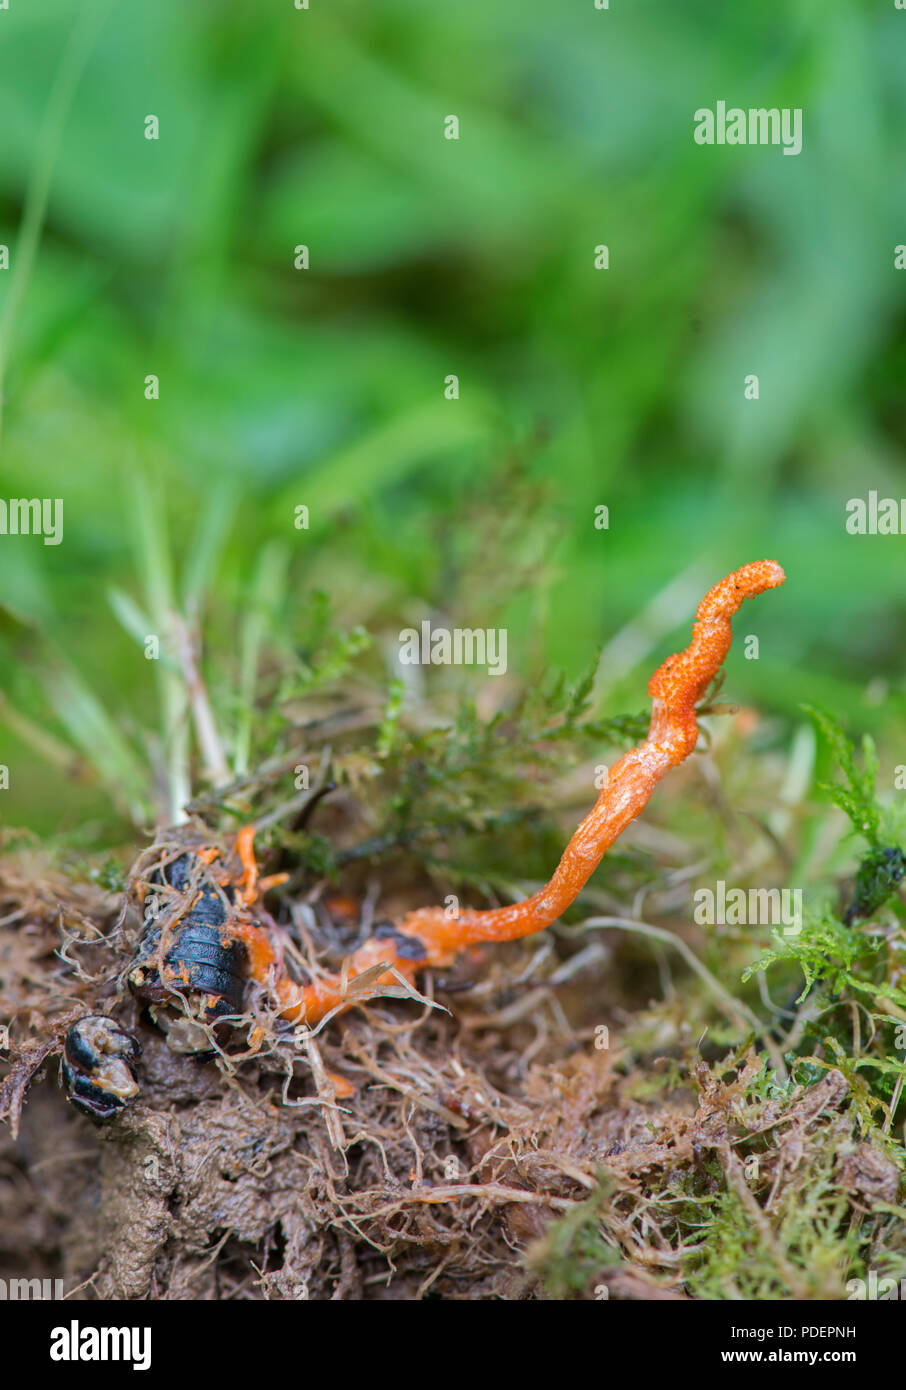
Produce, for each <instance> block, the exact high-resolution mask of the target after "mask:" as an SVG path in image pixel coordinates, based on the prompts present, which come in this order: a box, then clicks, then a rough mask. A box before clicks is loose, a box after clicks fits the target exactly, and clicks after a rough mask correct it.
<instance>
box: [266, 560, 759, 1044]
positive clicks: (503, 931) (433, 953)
mask: <svg viewBox="0 0 906 1390" xmlns="http://www.w3.org/2000/svg"><path fill="white" fill-rule="evenodd" d="M785 578H786V576H785V575H784V572H783V570H782V569H781V568H780V566H779V565H777V564H775V563H774V562H773V561H772V560H756V561H754V562H753V563H752V564H749V565H743V567H742V569H738V570H735V571H734V573H733V574H730V575H728V576H727V578H726V579H722V580H721V581H720V583H719V584H715V586H714V588H713V589H710V590H709V591H708V593H707V594H706V595H705V597H704V598H703V599H702V601H701V603H700V604H699V605H698V610H697V612H696V621H695V623H694V625H693V628H692V641H691V642H690V643H689V645H688V647H687V648H686V649H685V651H683V652H679V653H678V654H676V655H674V656H671V657H669V658H668V660H667V661H665V662H664V664H663V666H661V667H660V668H659V670H657V671H655V673H654V675H653V676H652V677H651V680H650V681H649V682H648V694H649V695H650V696H651V701H652V706H651V723H650V725H649V728H648V736H647V738H646V739H645V742H644V743H641V744H639V746H638V747H637V748H633V749H631V750H630V751H629V752H628V753H625V754H624V755H623V757H622V758H620V760H619V762H617V763H616V764H615V765H614V766H613V767H612V768H611V769H610V774H609V776H608V778H607V784H606V786H605V787H604V789H603V791H602V792H601V795H600V796H599V797H598V800H597V802H596V803H595V805H594V807H593V808H592V810H591V811H590V812H589V814H588V815H587V816H586V817H585V819H584V820H583V821H582V822H581V824H580V825H579V827H578V829H577V830H576V832H575V834H574V835H573V837H572V839H571V840H570V842H569V844H568V845H567V846H566V849H565V850H564V852H563V857H562V858H561V860H560V863H559V864H558V865H557V867H556V869H555V870H554V874H553V877H552V878H551V879H550V882H549V883H547V884H545V886H544V887H543V888H542V889H540V891H539V892H537V893H533V894H532V896H531V897H530V898H526V899H525V900H524V901H523V902H518V903H513V904H512V905H511V906H508V907H497V908H491V909H489V910H486V911H476V910H473V909H465V910H463V911H461V912H460V913H459V915H458V916H457V917H450V916H448V915H447V912H446V910H445V909H444V908H440V907H425V908H419V909H418V910H417V911H415V912H410V913H409V914H408V915H407V916H406V917H405V918H404V919H403V921H402V922H401V924H400V926H399V928H398V932H397V935H396V937H383V938H381V939H377V938H374V937H373V938H372V939H371V940H370V941H367V942H366V943H365V944H364V946H362V947H361V948H360V949H359V950H358V951H356V952H355V954H354V955H353V956H352V957H351V958H350V959H349V961H348V962H347V968H346V970H345V971H344V973H343V974H342V975H329V976H324V977H323V978H322V979H320V980H316V981H314V982H313V983H312V984H309V985H300V984H297V983H296V982H295V981H294V980H292V979H291V978H290V977H289V976H288V975H287V974H286V972H285V971H284V970H283V969H282V967H281V966H280V964H279V962H278V961H277V958H276V955H275V953H274V950H273V947H272V946H271V945H270V942H269V941H268V940H267V938H266V936H265V935H264V933H263V932H261V931H260V930H259V929H257V928H255V927H248V926H247V927H245V928H243V929H242V932H241V934H242V935H243V938H244V939H245V940H246V944H247V946H248V948H249V970H250V973H251V975H252V976H253V977H254V978H255V979H257V980H259V981H260V982H261V983H263V984H268V985H269V987H270V988H271V989H272V990H273V992H274V993H275V995H276V997H277V1000H278V1001H279V1003H280V1005H281V1014H282V1016H283V1017H284V1018H286V1019H289V1020H291V1021H293V1022H305V1023H307V1024H314V1023H317V1022H318V1021H319V1020H320V1019H322V1018H323V1017H324V1015H325V1014H327V1013H329V1012H330V1011H331V1010H333V1009H343V1008H348V1007H350V1006H351V1005H352V1004H354V1003H355V1002H356V998H355V997H354V995H353V994H352V993H351V992H350V990H349V986H350V984H351V982H352V981H354V980H355V978H356V977H357V976H359V975H361V974H362V973H363V972H364V971H366V970H370V969H371V968H372V967H374V966H376V965H378V964H379V963H381V962H386V963H387V965H388V969H387V971H386V972H385V973H383V974H380V973H379V974H378V976H377V978H376V979H373V980H371V981H369V985H370V986H371V985H373V986H375V987H377V986H387V985H392V984H394V983H398V979H397V978H396V977H397V976H400V975H401V976H403V977H404V978H405V979H410V980H411V979H412V978H413V977H414V976H415V975H416V974H417V973H418V971H420V970H423V969H425V968H426V967H428V966H440V967H446V966H448V965H450V964H451V962H452V961H453V959H454V957H455V956H456V955H457V954H458V952H459V951H461V950H462V949H463V948H464V947H466V946H470V945H473V944H475V943H477V942H487V941H513V940H515V939H516V938H518V937H521V936H529V935H531V933H532V932H537V931H542V930H543V929H544V928H545V927H549V926H550V925H551V923H552V922H555V921H556V920H557V918H558V917H559V916H560V915H561V914H562V913H563V912H564V911H565V910H566V908H568V907H569V906H570V904H571V903H573V902H574V901H575V899H576V897H577V896H578V894H579V892H580V891H581V890H582V888H584V886H585V884H586V883H587V882H588V880H589V878H590V877H591V875H592V874H593V873H594V871H595V869H596V868H597V867H598V865H599V864H600V862H601V860H602V858H603V857H604V854H605V851H606V850H607V849H609V848H610V846H611V845H612V844H613V842H614V840H616V839H617V837H618V836H619V835H620V834H621V833H622V831H623V830H625V829H626V826H627V825H629V823H630V821H633V820H635V818H636V816H637V815H638V814H639V813H640V811H642V810H643V809H644V807H645V806H646V805H647V804H648V800H649V798H650V796H651V793H652V792H653V791H654V789H655V787H656V786H657V784H658V782H659V781H660V780H661V778H662V777H663V776H664V775H665V773H667V772H668V771H669V770H670V768H672V767H676V766H678V764H679V763H681V762H683V761H684V759H685V758H687V757H688V756H689V754H690V753H691V752H692V750H693V748H694V747H695V744H696V741H697V739H698V721H697V719H696V714H695V706H696V704H697V703H698V701H699V700H700V699H701V698H702V696H703V695H704V693H705V691H706V690H707V688H708V686H709V685H710V683H711V681H712V680H713V679H714V677H715V676H716V674H717V672H718V671H719V669H720V667H721V665H722V663H723V660H724V658H725V656H726V655H727V652H728V651H729V650H730V643H731V641H732V640H733V633H732V630H731V627H730V619H731V618H732V617H733V615H734V613H737V612H738V611H739V608H740V607H741V605H742V602H743V600H744V599H746V598H751V597H752V596H753V595H754V594H760V593H763V592H764V590H765V589H776V588H777V586H778V585H780V584H782V583H783V582H784V579H785ZM241 853H242V858H243V863H244V865H245V867H246V872H247V882H249V885H250V887H251V890H252V892H253V893H254V887H255V877H254V874H253V873H249V862H251V863H252V864H253V863H254V860H253V859H251V861H249V858H248V856H249V855H250V853H251V844H250V840H248V841H246V842H244V843H243V846H242V851H241ZM401 947H402V948H403V952H404V953H403V954H402V955H401V954H400V948H401ZM415 955H418V956H419V959H414V958H413V957H414V956H415ZM389 966H392V967H393V971H395V972H396V976H395V975H394V973H393V972H392V971H391V970H390V969H389Z"/></svg>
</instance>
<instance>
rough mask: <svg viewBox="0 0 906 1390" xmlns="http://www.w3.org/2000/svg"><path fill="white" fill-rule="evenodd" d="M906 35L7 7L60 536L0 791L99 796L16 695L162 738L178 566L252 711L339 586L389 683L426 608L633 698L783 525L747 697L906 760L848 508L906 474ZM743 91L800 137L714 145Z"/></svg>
mask: <svg viewBox="0 0 906 1390" xmlns="http://www.w3.org/2000/svg"><path fill="white" fill-rule="evenodd" d="M904 45H906V12H899V11H897V10H895V9H894V6H893V2H892V0H885V3H855V2H854V0H845V2H844V0H783V3H780V2H779V0H778V2H777V3H774V2H773V0H761V2H760V3H759V4H757V5H754V4H751V5H746V4H733V5H730V4H727V3H726V0H707V3H705V0H683V4H682V5H681V6H678V5H675V4H668V3H666V0H631V2H630V0H612V7H611V9H610V10H609V11H601V10H597V9H595V7H594V4H593V0H564V2H563V3H561V4H555V5H552V4H550V3H549V0H457V3H455V4H450V5H440V4H427V3H425V0H381V3H380V4H377V5H376V4H374V3H366V2H365V0H350V2H349V3H327V0H311V8H310V9H309V10H308V11H297V10H296V9H295V8H294V6H293V3H292V0H217V2H216V3H213V0H193V3H191V4H186V3H185V0H154V3H147V4H145V3H139V0H129V2H128V3H127V0H113V2H111V0H102V3H101V4H97V3H93V2H91V3H90V2H89V0H80V2H79V3H78V4H77V3H75V0H27V3H24V2H23V0H11V7H10V9H9V10H8V11H0V154H2V157H0V241H2V242H4V243H7V244H8V245H9V246H10V248H11V269H10V270H9V271H5V272H0V361H2V370H3V380H2V392H3V396H2V438H0V483H2V487H0V496H2V497H4V498H10V497H19V496H26V497H32V496H41V497H45V496H46V497H62V498H63V499H64V505H65V535H64V541H63V544H62V545H60V546H59V547H50V546H44V545H42V543H41V542H40V540H38V539H36V538H33V537H0V603H2V604H3V606H4V608H3V625H2V633H0V636H2V640H3V646H2V651H0V658H2V675H0V688H2V691H3V694H4V697H5V700H6V704H4V705H3V706H2V707H0V718H2V719H3V721H4V722H3V723H2V724H0V761H2V762H4V763H6V764H8V765H9V767H10V770H11V777H10V789H9V790H8V791H7V792H5V793H4V798H3V805H2V810H3V813H4V820H5V821H6V822H7V823H13V824H25V825H30V826H33V827H35V828H36V829H38V830H39V831H42V832H52V831H59V830H61V829H67V828H69V829H72V828H74V827H76V826H77V825H78V824H79V823H80V818H81V817H82V816H94V817H101V822H102V824H103V833H104V834H107V835H108V836H109V835H113V834H114V833H115V832H116V828H117V826H116V823H115V822H106V823H104V820H103V817H104V812H103V809H102V808H103V806H104V794H103V790H102V788H101V786H99V785H91V784H90V782H89V783H88V784H84V783H83V782H81V781H80V780H79V779H77V778H73V777H71V776H69V775H67V773H66V769H65V762H64V761H63V760H62V759H61V757H60V750H59V749H58V748H56V745H54V746H53V747H52V748H51V749H49V750H46V751H48V752H49V754H50V756H49V758H43V757H42V756H41V755H40V752H39V750H38V748H37V747H36V736H35V729H40V730H42V731H45V732H46V733H47V734H48V735H50V736H52V737H53V738H57V739H60V740H67V739H70V738H72V737H73V735H74V731H75V737H76V741H78V740H79V738H81V739H82V740H83V741H85V740H88V741H90V740H91V739H94V741H95V744H96V750H95V751H96V753H97V755H98V757H99V759H100V760H101V761H103V760H104V759H105V758H106V759H107V761H108V772H109V773H110V774H111V775H113V776H116V775H118V773H117V768H118V762H117V759H118V757H119V756H120V754H121V755H122V758H123V760H124V764H123V765H124V766H127V765H128V763H129V758H130V754H129V753H128V752H127V751H126V748H127V746H128V748H129V749H131V750H132V755H134V756H138V757H141V756H142V750H143V748H144V746H145V745H144V733H143V731H144V729H145V728H146V727H148V726H150V725H153V724H154V721H155V719H156V718H157V714H156V710H157V703H158V701H159V698H160V688H159V685H158V684H157V683H156V682H157V681H158V679H159V673H158V672H156V671H155V670H153V669H152V667H153V663H151V662H147V661H145V659H144V657H143V653H142V650H141V647H140V646H139V645H138V644H137V643H136V641H135V635H134V634H132V635H130V632H129V631H127V630H126V628H127V627H128V626H129V622H128V619H129V615H130V611H131V610H130V609H129V602H130V600H131V601H133V602H135V603H137V604H138V606H139V610H140V611H139V616H136V615H135V613H133V614H132V617H133V619H134V622H133V626H134V627H136V628H137V629H140V628H141V611H142V606H143V605H145V604H147V603H149V602H151V603H152V604H153V602H154V600H155V595H156V600H157V602H158V603H159V604H160V603H164V604H165V603H166V602H167V601H168V598H167V593H166V586H167V582H168V580H167V565H168V563H170V564H171V565H172V583H173V585H174V592H175V593H176V594H177V595H181V601H182V602H183V603H184V605H185V606H186V607H187V608H188V610H189V611H190V613H191V614H193V615H197V620H198V622H199V625H200V627H201V630H202V631H204V633H205V635H206V653H205V659H206V663H207V664H206V671H207V674H208V679H209V681H210V683H211V687H212V697H213V699H214V701H215V705H216V707H217V709H218V710H219V712H220V713H221V715H222V717H223V718H224V721H225V727H226V728H227V730H228V731H229V729H230V719H231V715H232V714H233V713H234V711H233V709H232V706H231V699H233V698H234V697H233V696H232V695H231V694H230V692H231V691H234V690H235V686H236V682H237V681H239V680H241V664H242V663H241V648H242V642H243V640H244V639H243V636H242V632H243V618H242V614H243V613H248V611H249V605H250V604H252V603H254V604H256V605H257V608H256V609H255V611H256V612H260V613H261V615H262V621H263V622H264V624H265V626H266V627H267V629H268V631H269V633H270V636H271V638H272V639H273V640H274V641H276V642H277V643H278V644H279V643H280V642H281V641H282V642H283V643H284V644H285V646H286V648H287V650H289V651H293V650H297V651H301V650H303V649H304V646H305V641H306V640H307V639H306V637H305V633H306V631H307V628H306V624H307V622H308V620H309V617H310V612H311V597H310V596H311V594H312V593H313V591H315V590H322V591H325V592H326V593H328V594H329V595H330V597H331V599H332V602H333V612H334V614H335V618H336V622H337V623H338V624H340V625H342V626H343V627H344V628H349V627H351V626H354V625H357V624H361V625H363V626H364V627H365V628H367V629H368V631H369V632H370V633H371V634H372V636H373V637H374V638H375V643H374V645H373V647H372V648H371V650H370V652H369V653H368V654H367V655H365V656H364V657H363V660H364V661H365V663H366V665H367V664H368V663H369V662H370V663H371V670H372V674H373V676H374V678H375V679H386V678H387V677H389V675H390V674H391V668H390V665H389V663H388V661H387V658H386V652H387V649H388V645H387V644H388V643H392V641H393V639H394V635H395V634H396V633H397V632H398V630H399V628H400V627H401V626H405V625H407V624H409V623H411V622H417V621H418V620H419V619H420V618H422V617H425V616H433V617H434V618H435V620H437V621H443V620H448V621H449V622H450V623H460V624H462V625H465V626H470V627H471V626H485V627H489V626H494V627H499V626H505V627H506V628H507V629H508V631H509V661H510V670H511V672H512V673H513V675H514V676H515V677H517V678H519V679H522V680H526V681H534V680H537V679H538V678H539V676H540V674H541V673H542V672H543V671H545V670H547V669H549V668H551V667H554V668H565V669H566V671H567V672H568V673H569V674H570V675H571V676H573V677H574V676H575V675H576V674H577V673H578V672H579V671H580V670H582V669H584V668H585V667H587V665H588V663H589V660H590V659H591V658H592V657H593V655H594V653H595V651H596V650H597V649H598V648H599V647H600V646H601V644H602V643H603V644H604V654H603V659H602V663H601V667H600V669H599V674H598V686H597V698H598V702H599V706H600V708H601V709H602V710H603V711H605V712H616V711H619V710H624V709H628V710H638V709H640V708H642V707H643V706H644V703H645V699H644V685H645V681H646V679H647V675H648V673H649V672H650V670H651V669H653V667H654V665H655V664H657V663H658V662H659V661H660V660H662V659H663V657H664V656H665V655H666V654H668V653H669V652H670V651H671V650H673V649H674V647H675V646H677V645H679V644H684V643H685V641H686V640H687V633H688V627H689V621H690V618H691V615H692V610H693V608H694V606H695V603H696V602H697V600H698V598H699V597H700V595H701V593H702V592H703V591H704V589H705V588H706V587H708V585H710V584H711V583H713V582H714V581H715V580H716V579H718V578H719V577H720V576H721V575H723V574H724V573H725V572H727V571H728V570H729V569H732V568H735V567H736V566H738V565H739V564H741V563H743V562H744V561H747V560H751V559H760V558H763V557H765V556H769V557H770V558H773V559H776V560H779V561H780V562H781V563H782V564H783V565H784V566H785V568H786V570H787V574H788V583H787V585H786V587H785V588H784V589H783V590H781V591H780V592H779V593H778V594H774V595H771V596H770V597H768V598H765V599H764V600H760V601H759V604H758V608H757V611H756V610H755V607H754V605H753V607H752V611H751V613H748V612H747V614H746V616H745V617H744V618H741V619H740V626H739V629H738V630H739V631H744V632H746V633H749V632H753V633H757V634H758V635H759V637H760V639H761V657H760V659H759V660H758V661H757V662H756V661H751V662H746V661H744V660H743V659H742V657H741V655H739V654H738V649H737V651H736V652H734V656H733V658H731V661H732V666H731V671H730V678H729V680H728V685H727V693H728V694H730V695H732V696H733V697H735V698H740V697H745V696H749V697H751V698H753V699H755V700H757V701H758V702H759V703H760V704H761V705H762V706H764V707H767V708H770V709H773V710H775V711H777V712H779V713H788V714H794V713H795V712H796V711H797V708H798V704H799V702H800V701H802V700H809V701H811V702H813V703H823V704H826V705H827V706H829V707H830V708H831V709H832V710H834V712H835V713H836V714H837V715H839V716H841V717H843V718H844V719H846V720H848V721H849V722H850V723H851V725H853V726H854V727H857V728H858V727H864V728H871V729H873V730H874V731H875V732H876V733H881V734H882V735H883V734H884V732H885V731H887V732H888V733H889V734H890V736H891V739H892V745H891V746H892V747H893V748H894V753H893V756H895V745H896V739H897V737H898V733H897V731H899V730H902V727H903V721H902V709H903V695H904V690H906V687H904V678H903V645H904V638H906V538H904V537H898V536H877V537H872V536H867V537H851V536H849V535H847V534H846V532H845V530H844V516H845V513H844V507H845V503H846V501H847V499H849V498H852V497H858V496H865V495H866V493H867V491H868V489H870V488H875V489H877V490H878V491H879V492H880V494H881V495H882V496H884V495H889V496H896V497H900V496H901V495H906V478H904V475H903V468H902V457H903V454H902V445H903V436H904V423H906V411H904V404H903V392H902V385H903V381H904V376H906V347H904V344H906V338H904V333H903V327H904V292H906V272H897V271H896V270H895V269H894V247H895V245H896V244H897V243H899V242H906V183H904V180H903V179H902V177H901V176H900V174H899V173H898V172H897V171H898V165H897V163H896V162H895V161H897V160H898V159H899V157H900V156H901V153H902V149H903V131H904V128H906V63H904V60H903V54H904ZM718 99H724V100H726V101H727V102H728V103H729V104H731V105H734V104H735V105H741V106H744V107H745V106H749V105H756V106H771V105H777V106H793V107H802V108H803V111H804V116H803V128H804V148H803V151H802V153H801V154H800V155H799V156H798V157H795V158H789V157H784V156H783V155H782V153H781V150H780V149H779V148H771V147H767V148H745V147H744V148H701V147H699V146H697V145H695V144H694V142H693V140H692V129H693V121H692V117H693V112H694V111H695V110H696V109H697V108H698V107H700V106H705V105H707V106H713V105H714V104H715V102H716V101H717V100H718ZM149 114H153V115H156V116H157V117H158V119H159V122H160V139H159V140H157V141H152V140H146V139H145V134H144V131H145V125H144V123H145V117H146V116H148V115H149ZM450 114H455V115H457V116H458V118H459V121H460V127H461V133H460V139H459V140H458V141H452V140H446V139H444V120H445V117H446V116H448V115H450ZM45 192H46V194H47V199H46V209H45V207H44V194H45ZM45 212H46V215H45ZM299 244H306V245H307V246H308V247H309V253H310V268H309V269H308V270H301V271H300V270H296V269H295V268H294V264H293V261H294V248H295V247H296V246H297V245H299ZM599 244H606V245H607V246H608V247H609V252H610V268H609V269H608V270H606V271H602V270H597V269H595V265H594V252H595V247H596V246H597V245H599ZM152 373H153V374H155V375H157V376H159V378H160V399H159V401H148V400H146V399H145V397H144V382H145V378H146V376H147V375H149V374H152ZM451 373H455V374H456V375H457V376H458V377H459V380H460V399H459V400H447V399H445V397H444V380H445V378H446V377H447V376H448V375H449V374H451ZM748 373H756V374H757V375H758V376H759V378H760V399H759V400H758V401H757V402H755V401H747V400H745V399H744V394H743V382H744V378H745V376H746V375H747V374H748ZM142 479H144V482H141V481H140V480H142ZM137 480H139V483H138V484H137ZM299 504H305V505H306V506H308V507H309V509H310V529H309V530H307V531H298V530H296V529H295V527H294V524H293V522H294V509H295V507H296V506H297V505H299ZM601 504H604V505H607V506H608V507H609V510H610V528H609V530H606V531H601V530H597V529H596V528H595V525H594V508H595V506H597V505H601ZM167 557H169V561H168V559H167ZM121 619H125V621H126V626H125V627H124V625H123V622H122V621H120V620H121ZM246 636H247V633H246ZM237 653H240V655H237ZM431 678H433V673H431ZM457 679H459V680H460V681H461V684H462V688H463V689H467V690H468V691H469V692H470V693H472V694H475V693H476V692H477V691H478V690H479V687H480V686H481V685H482V684H484V685H488V684H489V683H490V684H491V685H493V684H494V682H493V680H491V681H490V682H489V678H488V677H487V676H485V675H484V674H483V673H481V672H479V671H469V672H462V673H457ZM94 701H96V702H97V703H96V704H95V703H94ZM10 711H12V713H10ZM103 711H106V712H107V715H106V716H105V715H104V714H103ZM23 720H31V721H32V726H30V727H29V729H25V726H24V724H23ZM118 739H122V741H123V747H122V748H119V745H118V743H117V740H118ZM252 751H253V753H254V754H256V755H260V752H261V749H260V747H258V746H257V745H255V744H254V743H253V748H252ZM900 751H901V756H902V760H903V761H906V755H904V753H903V750H902V749H901V750H900ZM55 756H56V761H55ZM884 775H885V776H887V778H888V782H889V780H890V779H889V768H888V769H887V772H886V773H885V774H884Z"/></svg>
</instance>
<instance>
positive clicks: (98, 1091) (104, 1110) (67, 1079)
mask: <svg viewBox="0 0 906 1390" xmlns="http://www.w3.org/2000/svg"><path fill="white" fill-rule="evenodd" d="M141 1051H142V1050H141V1047H140V1045H139V1043H138V1042H137V1041H136V1039H135V1038H133V1036H132V1034H131V1033H127V1032H126V1031H125V1030H124V1029H123V1028H121V1027H120V1026H119V1024H118V1023H116V1022H115V1021H114V1020H113V1019H112V1018H109V1017H108V1016H107V1015H106V1014H86V1015H85V1017H84V1018H80V1019H79V1020H78V1022H77V1023H74V1024H73V1025H72V1027H71V1028H70V1030H69V1032H68V1033H67V1034H66V1038H65V1040H64V1043H63V1061H62V1065H61V1071H62V1076H63V1084H64V1086H65V1087H66V1094H67V1096H68V1098H69V1099H70V1100H71V1101H72V1103H73V1105H74V1106H75V1107H76V1109H77V1110H81V1112H82V1114H83V1115H87V1116H88V1118H89V1119H90V1120H93V1121H94V1122H95V1124H103V1123H104V1121H105V1120H110V1119H112V1118H113V1116H114V1115H115V1114H116V1113H117V1112H118V1111H119V1110H122V1108H123V1106H124V1105H126V1104H127V1103H128V1102H129V1101H130V1100H132V1099H133V1097H135V1096H136V1095H138V1082H137V1080H136V1075H135V1064H136V1062H137V1061H138V1059H139V1057H140V1056H141Z"/></svg>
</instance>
